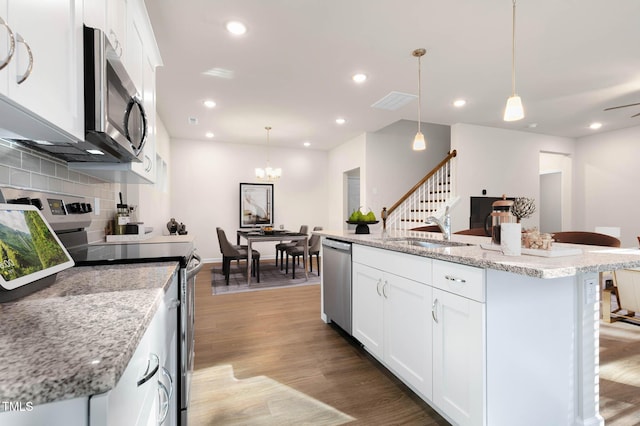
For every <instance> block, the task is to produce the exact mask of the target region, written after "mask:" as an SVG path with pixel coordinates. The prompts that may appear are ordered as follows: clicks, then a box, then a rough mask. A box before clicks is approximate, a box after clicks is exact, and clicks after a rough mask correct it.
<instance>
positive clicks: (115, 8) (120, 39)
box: [103, 0, 127, 58]
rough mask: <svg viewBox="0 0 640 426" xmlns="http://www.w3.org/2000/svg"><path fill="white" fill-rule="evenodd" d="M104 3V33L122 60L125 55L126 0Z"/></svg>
mask: <svg viewBox="0 0 640 426" xmlns="http://www.w3.org/2000/svg"><path fill="white" fill-rule="evenodd" d="M103 1H105V2H106V17H105V28H104V29H103V30H104V32H105V33H106V34H107V37H108V38H109V41H110V42H111V44H112V45H113V48H114V49H115V50H116V53H118V55H119V56H120V57H121V58H122V57H123V55H124V54H125V51H126V50H127V49H126V46H125V43H126V38H127V37H126V30H125V28H126V26H127V0H103Z"/></svg>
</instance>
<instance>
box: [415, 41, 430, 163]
mask: <svg viewBox="0 0 640 426" xmlns="http://www.w3.org/2000/svg"><path fill="white" fill-rule="evenodd" d="M425 53H427V51H426V50H425V49H416V50H414V51H413V52H411V54H412V55H413V56H414V57H416V58H418V133H416V137H415V138H413V146H412V148H413V150H414V151H423V150H425V149H427V143H426V141H425V140H424V135H423V134H422V132H421V131H420V122H421V121H422V116H421V114H420V105H421V104H422V95H421V92H422V90H421V89H422V87H421V82H420V81H421V80H422V78H421V77H422V76H421V67H420V58H422V57H423V56H424V54H425Z"/></svg>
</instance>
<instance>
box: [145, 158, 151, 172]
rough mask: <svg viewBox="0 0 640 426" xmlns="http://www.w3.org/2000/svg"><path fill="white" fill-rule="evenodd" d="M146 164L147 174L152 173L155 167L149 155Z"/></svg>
mask: <svg viewBox="0 0 640 426" xmlns="http://www.w3.org/2000/svg"><path fill="white" fill-rule="evenodd" d="M144 162H145V164H146V166H145V167H144V171H145V172H150V171H151V167H152V166H153V163H152V162H151V157H149V156H148V155H145V156H144Z"/></svg>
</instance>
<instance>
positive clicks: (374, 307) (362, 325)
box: [352, 245, 487, 425]
mask: <svg viewBox="0 0 640 426" xmlns="http://www.w3.org/2000/svg"><path fill="white" fill-rule="evenodd" d="M352 271H353V337H355V338H356V339H358V340H359V341H360V342H361V343H362V344H363V345H364V347H365V348H366V349H367V351H369V352H370V353H371V354H372V355H374V356H375V357H376V358H377V359H378V360H379V361H380V362H382V363H383V364H384V365H385V366H386V367H387V368H388V369H389V370H391V371H392V372H393V373H394V374H395V375H396V376H398V378H400V379H401V380H402V381H403V382H405V383H406V384H407V385H408V386H410V387H411V388H412V389H414V390H415V391H416V392H417V393H418V394H419V395H420V396H422V397H423V398H424V399H425V400H426V401H427V402H429V404H431V405H433V406H434V408H435V409H437V410H438V411H439V412H440V413H441V414H443V415H444V416H445V417H446V418H447V419H448V420H449V421H451V422H452V423H454V424H456V425H485V424H487V422H486V417H487V414H486V409H485V407H486V383H487V379H486V344H485V342H486V332H485V330H486V318H485V317H486V308H485V306H486V304H485V271H484V269H480V268H474V267H470V266H466V265H460V264H456V263H450V262H444V261H440V260H431V259H429V258H425V257H419V256H413V255H408V254H403V253H398V252H393V251H389V250H382V249H376V248H372V247H366V246H360V245H354V246H353V268H352Z"/></svg>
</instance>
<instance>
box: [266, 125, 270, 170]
mask: <svg viewBox="0 0 640 426" xmlns="http://www.w3.org/2000/svg"><path fill="white" fill-rule="evenodd" d="M265 129H267V167H270V166H271V165H270V164H269V131H270V130H271V127H270V126H267V127H265Z"/></svg>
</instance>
